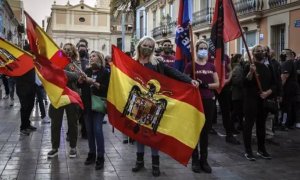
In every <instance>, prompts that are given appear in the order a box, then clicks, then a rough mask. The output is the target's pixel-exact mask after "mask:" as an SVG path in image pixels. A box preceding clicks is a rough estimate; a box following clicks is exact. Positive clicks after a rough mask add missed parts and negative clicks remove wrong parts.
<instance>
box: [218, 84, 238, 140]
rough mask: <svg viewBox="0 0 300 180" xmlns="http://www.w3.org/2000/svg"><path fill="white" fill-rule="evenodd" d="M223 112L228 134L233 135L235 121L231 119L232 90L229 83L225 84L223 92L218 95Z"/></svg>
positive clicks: (224, 124)
mask: <svg viewBox="0 0 300 180" xmlns="http://www.w3.org/2000/svg"><path fill="white" fill-rule="evenodd" d="M217 98H218V101H219V104H220V108H221V113H222V120H223V126H224V129H225V131H226V135H227V136H232V135H233V134H232V130H233V128H234V127H233V121H232V119H231V114H230V112H231V90H230V86H229V85H225V86H224V88H223V89H222V91H221V93H220V94H218V95H217Z"/></svg>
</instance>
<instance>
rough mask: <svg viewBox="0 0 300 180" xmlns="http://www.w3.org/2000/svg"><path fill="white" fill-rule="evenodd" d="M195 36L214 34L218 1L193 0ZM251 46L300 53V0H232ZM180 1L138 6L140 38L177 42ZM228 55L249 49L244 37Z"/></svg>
mask: <svg viewBox="0 0 300 180" xmlns="http://www.w3.org/2000/svg"><path fill="white" fill-rule="evenodd" d="M190 1H191V2H192V4H193V8H192V13H193V21H192V25H193V33H194V39H195V40H197V39H205V38H209V37H210V32H211V23H212V18H213V13H214V7H215V1H216V0H190ZM232 1H233V4H234V6H235V9H236V12H237V15H238V18H239V21H240V24H241V26H242V29H243V31H244V34H245V37H246V41H247V44H248V46H250V47H251V46H254V45H255V44H263V45H268V46H270V47H271V48H272V49H274V50H275V52H276V53H277V57H278V54H279V53H280V51H281V50H282V49H284V48H291V49H293V50H294V51H295V52H296V53H300V46H299V41H300V36H298V35H297V34H299V33H300V1H299V0H232ZM178 2H179V0H145V2H144V3H143V4H141V5H140V6H139V7H138V8H137V17H136V21H137V28H138V29H137V34H136V36H137V38H138V39H139V38H140V37H142V36H144V35H148V36H153V37H154V38H155V39H156V40H157V41H158V42H159V41H161V40H162V39H163V38H170V39H171V40H172V41H173V42H174V38H175V28H176V22H177V16H178V9H179V3H178ZM226 51H227V53H228V54H232V53H243V52H244V51H245V49H244V45H243V43H242V41H241V39H238V40H235V41H232V42H230V43H228V44H227V45H226Z"/></svg>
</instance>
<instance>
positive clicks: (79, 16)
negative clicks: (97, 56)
mask: <svg viewBox="0 0 300 180" xmlns="http://www.w3.org/2000/svg"><path fill="white" fill-rule="evenodd" d="M95 2H96V5H95V6H94V7H91V6H88V5H86V4H85V3H84V0H80V2H79V4H76V5H71V4H70V3H69V1H68V2H67V4H65V5H57V4H56V3H55V1H54V4H53V5H52V12H51V15H50V17H49V18H48V22H47V24H48V25H47V28H46V32H47V33H48V34H49V35H50V37H52V38H53V39H54V41H55V42H56V43H57V44H58V45H59V46H62V45H63V44H64V43H67V42H71V43H73V44H76V43H77V42H78V41H79V39H81V38H84V39H86V40H87V41H88V43H89V44H88V46H89V49H90V51H91V50H98V51H101V52H103V53H104V54H105V55H107V54H110V52H111V45H112V44H115V45H117V38H119V37H121V33H115V34H114V35H113V36H112V25H111V15H110V7H109V4H110V0H97V1H95ZM112 37H113V38H112ZM127 38H128V39H129V40H130V37H127ZM125 42H126V41H125ZM126 43H127V44H128V45H126V46H125V47H126V49H125V50H127V49H128V50H129V49H130V41H129V42H128V41H127V42H126Z"/></svg>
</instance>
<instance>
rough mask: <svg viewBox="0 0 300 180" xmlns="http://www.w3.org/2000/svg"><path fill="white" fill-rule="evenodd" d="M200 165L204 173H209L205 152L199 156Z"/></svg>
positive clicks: (209, 168)
mask: <svg viewBox="0 0 300 180" xmlns="http://www.w3.org/2000/svg"><path fill="white" fill-rule="evenodd" d="M200 167H201V169H202V170H203V171H204V172H206V173H211V171H212V170H211V167H210V166H209V164H208V162H207V154H201V157H200Z"/></svg>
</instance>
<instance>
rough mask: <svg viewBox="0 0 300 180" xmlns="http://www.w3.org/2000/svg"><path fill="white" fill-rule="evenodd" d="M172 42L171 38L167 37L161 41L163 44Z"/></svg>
mask: <svg viewBox="0 0 300 180" xmlns="http://www.w3.org/2000/svg"><path fill="white" fill-rule="evenodd" d="M167 42H168V43H171V44H172V41H171V40H170V39H165V40H163V41H162V42H161V45H163V44H165V43H167Z"/></svg>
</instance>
